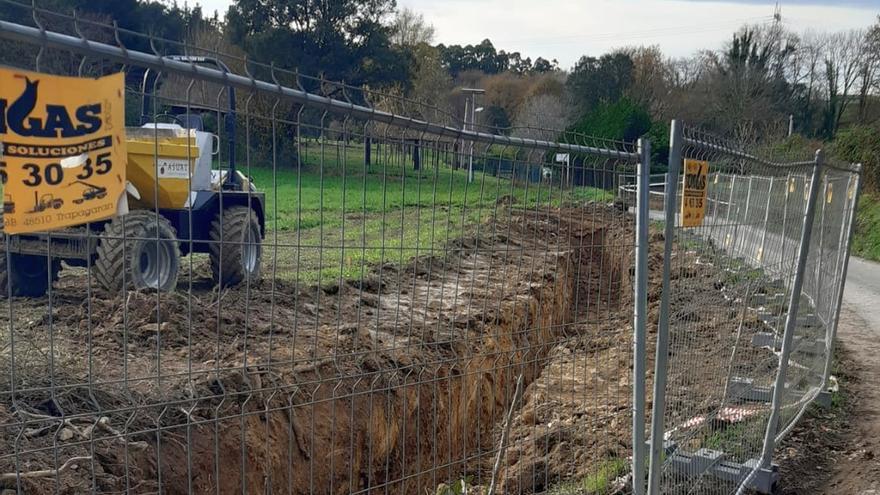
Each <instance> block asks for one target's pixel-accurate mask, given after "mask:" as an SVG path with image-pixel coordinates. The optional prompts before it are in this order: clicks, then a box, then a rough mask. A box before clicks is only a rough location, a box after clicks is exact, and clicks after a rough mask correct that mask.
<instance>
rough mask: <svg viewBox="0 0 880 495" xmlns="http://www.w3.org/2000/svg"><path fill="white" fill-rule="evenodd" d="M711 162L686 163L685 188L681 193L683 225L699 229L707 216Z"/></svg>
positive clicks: (695, 161)
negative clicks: (708, 178)
mask: <svg viewBox="0 0 880 495" xmlns="http://www.w3.org/2000/svg"><path fill="white" fill-rule="evenodd" d="M708 175H709V162H704V161H700V160H685V161H684V187H683V188H682V192H681V225H682V226H683V227H699V226H700V225H702V224H703V217H705V216H706V194H707V187H708V185H709V183H708V180H707V177H708Z"/></svg>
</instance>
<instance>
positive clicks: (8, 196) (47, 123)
mask: <svg viewBox="0 0 880 495" xmlns="http://www.w3.org/2000/svg"><path fill="white" fill-rule="evenodd" d="M124 111H125V100H124V76H123V75H122V74H115V75H112V76H107V77H102V78H98V79H88V78H74V77H61V76H50V75H46V74H38V73H34V72H26V71H16V70H12V69H0V145H2V146H0V149H2V154H0V178H2V180H3V230H4V231H5V232H6V233H9V234H16V233H26V232H35V231H47V230H54V229H59V228H63V227H69V226H73V225H79V224H83V223H86V222H92V221H97V220H103V219H106V218H109V217H113V216H115V215H116V214H117V211H119V212H124V210H125V209H126V208H127V205H126V197H125V164H126V152H125V138H124V135H123V132H124V131H125V114H124Z"/></svg>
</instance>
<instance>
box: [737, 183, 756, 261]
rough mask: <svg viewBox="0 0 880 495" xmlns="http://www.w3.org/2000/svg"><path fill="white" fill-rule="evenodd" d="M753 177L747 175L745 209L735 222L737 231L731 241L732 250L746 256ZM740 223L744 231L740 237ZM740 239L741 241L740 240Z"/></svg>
mask: <svg viewBox="0 0 880 495" xmlns="http://www.w3.org/2000/svg"><path fill="white" fill-rule="evenodd" d="M754 179H755V177H754V176H752V175H750V176H749V186H748V187H747V188H746V210H745V212H743V216H742V219H741V220H740V222H738V223H737V232H736V234H735V235H734V243H733V252H734V253H737V252H738V253H739V254H740V255H741V256H743V257H746V256H747V254H746V252H745V251H746V244H748V238H749V232H750V231H751V230H752V229H751V228H749V211H750V210H751V206H752V183H753V182H754ZM740 223H742V224H743V227H744V228H745V230H746V232H745V233H744V234H743V235H742V238H740V235H739V224H740ZM740 240H741V241H742V242H740Z"/></svg>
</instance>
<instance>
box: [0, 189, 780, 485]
mask: <svg viewBox="0 0 880 495" xmlns="http://www.w3.org/2000/svg"><path fill="white" fill-rule="evenodd" d="M633 222H634V220H633V217H632V216H630V215H627V214H624V213H621V212H619V211H617V210H615V209H613V208H611V207H609V206H607V205H603V204H596V203H591V204H589V205H585V206H581V207H577V208H565V209H554V210H549V211H542V212H540V213H536V212H526V211H521V210H518V209H516V208H515V207H509V209H507V207H506V209H505V211H503V212H502V211H500V210H499V214H498V215H497V217H496V218H493V219H490V220H489V221H487V222H484V223H482V224H480V225H478V226H475V227H474V228H473V229H471V232H470V233H469V234H468V235H465V236H464V237H462V238H459V239H456V240H454V241H452V242H450V243H449V245H448V246H447V247H446V249H444V250H438V251H437V252H434V253H431V254H432V256H421V257H418V258H415V259H413V260H411V261H410V262H408V263H407V264H405V265H404V266H397V265H393V264H386V265H383V266H376V267H371V268H369V269H368V270H367V275H366V276H365V277H364V278H363V279H362V280H358V281H340V282H338V283H335V284H330V285H325V286H323V287H308V288H306V287H298V286H297V285H296V284H294V283H291V282H288V281H284V280H278V279H272V278H270V277H266V278H264V280H263V281H261V282H259V283H257V284H252V285H250V286H246V287H238V288H234V289H227V290H223V291H215V290H212V289H211V288H210V284H209V282H208V280H207V279H206V277H208V276H209V272H208V271H207V270H206V269H205V267H204V266H197V265H195V264H194V265H193V266H194V268H195V270H194V271H193V272H192V273H193V276H192V277H182V279H181V282H180V284H179V287H178V291H177V292H174V293H168V294H157V293H150V292H134V291H132V292H128V293H126V294H124V295H115V296H114V295H111V294H105V293H103V292H102V291H101V290H100V289H98V288H97V287H95V286H94V285H92V288H91V289H84V287H87V286H88V281H89V279H88V277H87V274H85V272H83V271H79V272H77V271H68V272H67V273H64V274H63V276H62V277H61V279H60V280H59V281H58V282H57V283H56V285H55V288H54V290H53V293H52V297H51V300H50V299H49V298H41V299H36V300H28V299H14V300H12V302H11V307H10V306H7V305H4V306H6V307H7V308H10V309H11V310H10V311H4V314H3V315H0V325H2V326H3V328H12V329H13V331H12V332H11V333H7V334H6V336H5V337H4V338H5V339H6V340H5V341H3V342H0V346H2V347H0V349H2V352H0V369H3V370H9V371H8V372H7V371H4V372H3V374H2V375H0V379H2V380H3V381H2V382H0V390H3V391H4V392H3V393H2V394H0V488H11V489H15V488H20V489H21V490H22V491H23V492H24V493H37V494H40V493H81V492H84V491H94V492H98V493H110V492H120V491H128V492H131V493H154V492H157V491H159V490H160V489H161V490H162V491H164V492H165V493H207V492H213V493H217V492H219V493H241V492H246V493H256V492H264V493H270V492H271V493H300V494H306V493H332V494H337V493H339V494H342V493H352V492H358V491H360V492H362V493H395V494H398V493H400V494H413V495H423V494H425V493H435V492H436V491H437V488H438V487H442V486H447V485H448V484H452V483H455V482H456V481H459V482H462V483H464V484H467V485H468V486H471V487H474V488H475V489H476V493H485V491H486V488H487V487H488V486H489V485H490V484H491V481H492V475H493V464H494V462H495V457H496V455H497V454H498V450H499V444H500V439H501V437H502V430H503V423H504V418H505V417H506V416H507V414H508V412H509V411H511V402H512V399H513V398H514V395H515V390H516V384H517V382H518V379H519V378H520V377H521V378H522V394H521V395H522V397H521V399H520V400H518V401H517V402H516V403H514V404H513V408H512V411H513V414H512V416H511V423H510V431H509V441H508V443H507V445H506V450H505V455H504V457H503V459H502V460H501V463H500V470H499V471H498V472H497V473H496V474H497V483H498V486H499V490H498V492H497V493H499V494H514V493H518V494H529V493H543V492H545V491H550V493H566V494H567V493H578V494H580V493H587V492H590V493H612V492H617V491H623V492H625V491H627V485H626V482H625V480H626V472H627V471H628V464H629V462H630V458H629V456H630V455H631V451H632V448H631V428H632V427H631V422H632V417H631V410H632V400H631V398H632V371H631V369H632V320H633V314H632V297H633V296H632V292H631V291H632V276H633V266H632V260H633V259H634V254H633V244H634V235H633V226H634V225H633ZM662 244H663V236H662V234H660V233H652V234H651V250H650V253H651V255H650V259H649V268H650V270H649V276H650V283H649V342H648V344H649V348H648V356H649V362H648V370H649V377H648V390H649V391H650V390H651V387H652V383H651V377H650V374H651V371H652V370H653V365H654V362H653V361H654V359H653V358H654V340H655V329H656V324H657V312H658V302H659V297H660V290H661V277H660V269H661V265H662ZM673 256H674V258H673V268H674V269H673V272H672V279H673V280H672V285H673V288H674V289H677V290H676V292H675V297H674V298H673V302H672V315H673V319H674V320H675V321H677V322H679V323H682V322H685V323H688V325H687V327H686V329H687V331H683V332H682V333H681V334H680V338H681V339H685V340H686V342H687V343H688V345H687V346H684V347H681V346H677V345H675V342H674V345H673V346H672V348H671V360H672V362H682V363H685V364H688V365H692V366H695V367H688V366H682V367H675V366H673V367H671V368H670V384H671V385H672V386H671V387H670V390H674V392H670V394H669V400H670V404H671V406H672V407H671V408H670V415H669V416H668V417H667V423H668V424H667V426H669V425H672V424H675V425H678V426H679V427H682V425H684V429H680V430H679V431H681V432H683V433H684V434H685V435H686V436H688V437H690V438H693V439H695V440H699V439H703V440H702V441H705V439H707V438H711V437H713V436H717V435H716V434H717V433H719V432H724V431H725V430H726V429H727V428H728V427H729V426H731V425H732V424H733V423H735V422H737V421H740V420H741V419H742V418H733V419H732V418H730V417H725V416H724V411H723V410H719V408H718V404H719V403H723V402H724V400H725V397H724V391H725V385H726V378H725V377H726V375H727V372H728V363H729V360H730V356H731V352H734V353H737V354H736V361H737V363H739V365H740V366H742V367H743V369H744V371H749V370H751V371H754V370H755V369H760V367H761V366H763V363H765V362H766V361H767V360H768V355H769V356H772V353H769V354H768V351H767V350H760V349H757V350H756V349H755V348H753V347H746V346H739V347H733V346H734V344H736V343H737V342H747V341H749V340H750V339H751V336H752V334H753V333H755V332H756V331H758V329H759V327H757V326H756V325H755V324H754V322H755V321H756V320H755V316H754V315H753V314H752V313H748V314H745V313H744V311H745V310H737V309H736V308H742V307H745V306H743V304H742V297H743V296H745V295H748V294H749V291H754V283H753V281H750V280H747V279H744V278H742V277H740V276H738V275H736V273H734V275H733V276H732V275H731V271H730V270H728V269H726V268H724V267H722V266H721V265H720V261H721V260H719V259H716V258H713V257H711V256H708V255H706V254H705V253H703V254H697V253H695V252H693V251H689V250H688V249H685V248H684V247H680V246H677V247H676V249H675V251H674V253H673ZM268 262H269V263H270V264H271V260H269V261H268ZM185 265H187V266H188V265H189V264H188V263H185ZM723 268H724V269H723ZM266 273H271V271H266ZM685 289H687V290H685ZM731 294H733V296H731ZM737 294H739V295H737ZM697 308H702V309H703V311H699V310H697ZM706 308H709V309H711V311H706V310H705V309H706ZM10 318H11V320H10ZM682 328H685V327H682ZM738 330H739V331H738ZM10 337H11V338H10ZM719 342H721V344H719ZM13 357H14V362H13V361H12V358H13ZM698 368H704V369H707V370H711V372H710V373H694V372H693V370H694V369H698ZM6 391H8V392H6ZM648 408H649V410H650V397H649V404H648ZM728 416H729V415H728ZM694 418H700V421H698V422H693V421H691V422H689V421H690V420H692V419H694ZM649 419H650V418H646V420H649ZM685 423H687V424H686V425H685ZM698 443H699V442H698ZM685 446H686V447H687V445H685ZM16 472H19V473H25V474H24V476H23V477H17V476H15V473H16ZM462 480H463V481H462ZM566 486H567V487H573V488H572V490H574V491H565V490H567V488H566V489H565V490H563V489H560V487H566ZM586 488H590V489H589V490H586ZM471 493H474V492H471Z"/></svg>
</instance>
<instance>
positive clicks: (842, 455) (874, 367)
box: [822, 258, 880, 495]
mask: <svg viewBox="0 0 880 495" xmlns="http://www.w3.org/2000/svg"><path fill="white" fill-rule="evenodd" d="M878 304H880V264H877V263H872V262H869V261H865V260H862V259H859V258H852V259H851V260H850V263H849V272H848V274H847V281H846V290H845V292H844V307H843V311H842V313H841V317H840V326H839V327H838V336H839V341H840V342H841V345H843V347H844V348H845V351H846V353H847V355H848V356H849V357H850V358H851V359H852V360H853V362H854V363H853V364H854V368H855V369H854V370H853V371H854V373H855V375H856V377H857V379H856V380H855V381H854V382H853V383H852V384H851V387H850V390H849V391H847V396H848V397H849V398H850V399H851V415H850V421H849V424H848V427H847V428H846V431H845V432H844V440H845V443H844V448H843V450H842V451H840V452H837V453H836V454H835V458H834V459H832V462H831V463H830V466H829V467H830V469H831V473H832V474H831V476H830V478H829V479H828V481H827V482H826V483H825V486H824V487H823V491H822V493H851V494H857V495H861V494H864V495H869V494H870V495H874V494H880V307H878Z"/></svg>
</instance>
